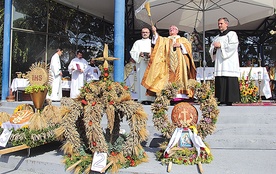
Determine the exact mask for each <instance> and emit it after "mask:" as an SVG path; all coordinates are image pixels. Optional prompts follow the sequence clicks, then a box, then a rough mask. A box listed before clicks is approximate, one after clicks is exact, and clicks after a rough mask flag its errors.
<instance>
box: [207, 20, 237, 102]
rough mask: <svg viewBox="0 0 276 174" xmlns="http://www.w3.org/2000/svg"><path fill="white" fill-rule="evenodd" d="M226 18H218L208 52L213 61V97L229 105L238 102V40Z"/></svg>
mask: <svg viewBox="0 0 276 174" xmlns="http://www.w3.org/2000/svg"><path fill="white" fill-rule="evenodd" d="M228 23H229V21H228V19H227V18H219V19H218V28H219V30H220V33H219V35H217V36H216V37H215V38H214V41H213V42H212V44H211V47H210V50H209V53H210V55H211V58H212V60H213V61H214V62H215V72H214V75H215V97H216V98H217V99H218V101H219V102H220V105H221V104H226V105H228V106H231V105H232V103H235V102H240V87H239V79H238V78H239V77H240V70H239V69H240V63H239V55H238V46H239V40H238V36H237V34H236V32H234V31H229V30H228Z"/></svg>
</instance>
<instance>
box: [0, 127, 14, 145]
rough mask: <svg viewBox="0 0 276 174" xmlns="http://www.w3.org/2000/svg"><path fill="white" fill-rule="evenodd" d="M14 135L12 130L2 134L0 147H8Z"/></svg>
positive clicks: (5, 130) (6, 130) (4, 131)
mask: <svg viewBox="0 0 276 174" xmlns="http://www.w3.org/2000/svg"><path fill="white" fill-rule="evenodd" d="M11 134H12V130H9V129H4V130H3V132H2V134H1V135H0V146H1V147H6V145H7V143H8V141H9V139H10V137H11Z"/></svg>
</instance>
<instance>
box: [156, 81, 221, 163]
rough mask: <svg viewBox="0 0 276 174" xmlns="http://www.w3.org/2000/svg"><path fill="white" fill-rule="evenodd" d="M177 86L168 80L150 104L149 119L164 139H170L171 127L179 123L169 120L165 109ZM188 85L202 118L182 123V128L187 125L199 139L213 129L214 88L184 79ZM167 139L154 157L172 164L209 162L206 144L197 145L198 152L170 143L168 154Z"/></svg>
mask: <svg viewBox="0 0 276 174" xmlns="http://www.w3.org/2000/svg"><path fill="white" fill-rule="evenodd" d="M178 89H179V85H178V84H168V85H167V86H166V87H165V89H164V90H162V91H161V93H160V94H159V95H158V96H157V98H156V100H155V102H154V103H153V104H152V108H151V110H152V112H153V122H154V126H155V128H156V129H157V130H159V131H161V133H162V135H163V136H164V137H165V138H166V139H170V138H171V137H172V134H173V132H174V130H175V129H176V128H177V127H178V126H179V125H175V124H173V123H171V122H170V121H169V119H168V115H167V113H166V112H167V110H168V105H169V103H170V101H171V100H172V99H173V98H174V96H176V94H177V92H178ZM188 89H190V90H192V91H194V98H197V100H198V102H199V104H200V110H201V112H202V118H201V120H200V121H199V123H198V124H197V125H191V124H187V123H186V124H183V125H182V128H184V129H188V128H189V129H191V130H192V132H193V133H196V134H197V135H198V136H200V137H201V139H203V140H204V138H205V137H206V136H207V135H211V134H212V133H213V132H214V130H215V124H216V121H217V117H218V114H219V110H218V107H217V101H216V98H215V97H214V91H213V90H212V89H211V87H210V84H209V83H203V84H201V83H199V82H197V81H195V80H189V81H188ZM168 143H169V142H167V141H165V142H163V143H162V144H161V145H160V149H161V150H160V151H158V152H156V157H157V159H158V160H160V161H161V162H162V163H163V164H168V163H169V162H173V163H176V164H185V165H188V164H198V163H210V162H211V161H212V159H213V157H212V155H211V154H210V153H209V150H208V145H207V144H206V143H204V144H205V146H206V147H207V148H201V152H200V154H198V152H197V150H196V148H195V147H191V148H179V147H176V146H175V147H173V148H172V149H171V154H167V153H164V152H165V149H166V147H167V145H168Z"/></svg>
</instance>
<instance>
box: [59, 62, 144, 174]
mask: <svg viewBox="0 0 276 174" xmlns="http://www.w3.org/2000/svg"><path fill="white" fill-rule="evenodd" d="M105 68H106V71H105V73H108V71H107V67H105ZM106 77H108V75H107V74H106V75H105V78H103V80H101V81H92V82H90V83H86V84H85V86H84V87H82V89H81V94H80V97H79V98H78V99H75V100H74V99H70V98H63V100H62V101H61V105H62V106H66V107H67V108H70V112H68V113H67V114H66V115H65V117H64V118H63V121H62V123H61V126H60V127H59V128H58V129H57V130H56V134H57V136H58V137H59V138H61V139H64V140H65V142H64V145H63V146H62V150H63V151H64V154H65V156H64V160H63V162H64V163H65V167H66V169H67V170H68V171H71V170H74V173H89V172H90V170H91V166H92V161H93V158H94V155H95V153H96V154H97V153H106V154H107V158H106V159H107V162H108V164H112V166H111V167H109V165H107V166H106V168H108V167H109V170H111V172H112V173H114V172H117V171H118V170H119V169H120V168H126V167H130V166H136V165H138V164H140V163H141V162H144V161H147V155H146V153H145V151H144V149H143V147H142V146H141V145H140V144H141V142H142V141H145V140H146V138H147V135H148V132H147V130H146V122H147V114H146V113H145V112H144V110H143V107H142V105H141V104H140V103H137V102H134V101H133V100H132V99H131V95H130V92H129V91H128V87H127V86H125V85H124V84H121V83H118V82H113V81H110V80H109V78H106ZM103 117H106V118H107V127H106V128H105V129H104V128H103V127H102V126H101V121H102V119H103ZM123 119H126V120H127V121H128V125H129V128H130V132H129V133H127V134H124V133H122V132H120V123H121V122H122V121H123ZM104 170H105V169H104Z"/></svg>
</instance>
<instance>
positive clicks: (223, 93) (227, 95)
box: [215, 76, 241, 103]
mask: <svg viewBox="0 0 276 174" xmlns="http://www.w3.org/2000/svg"><path fill="white" fill-rule="evenodd" d="M215 97H216V98H217V99H218V101H219V102H220V103H236V102H240V101H241V96H240V85H239V79H238V77H226V76H217V77H215Z"/></svg>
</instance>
